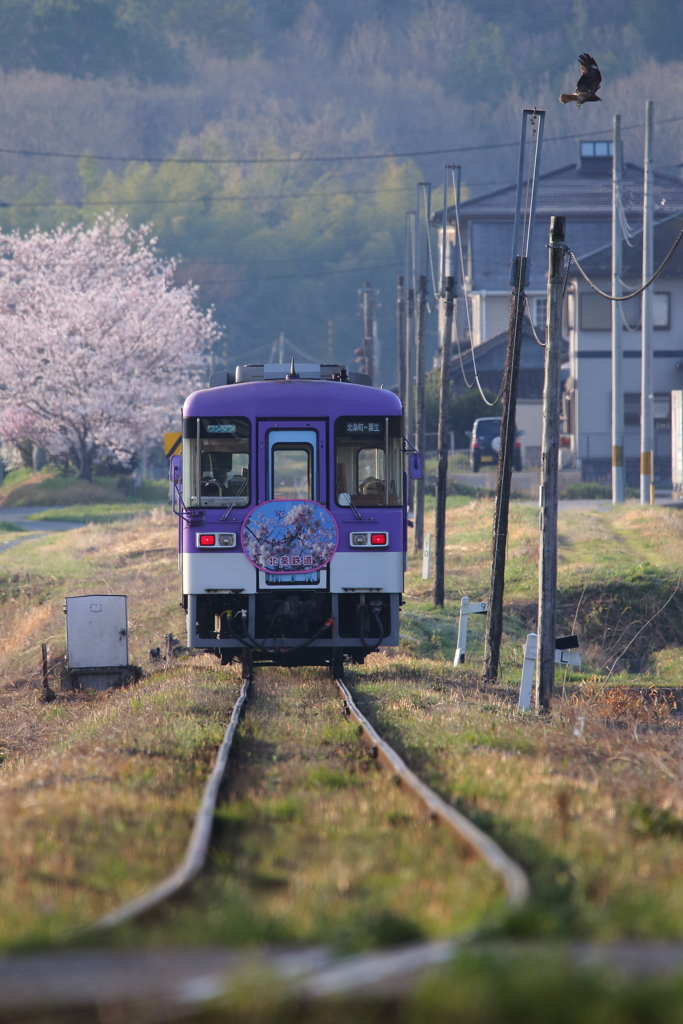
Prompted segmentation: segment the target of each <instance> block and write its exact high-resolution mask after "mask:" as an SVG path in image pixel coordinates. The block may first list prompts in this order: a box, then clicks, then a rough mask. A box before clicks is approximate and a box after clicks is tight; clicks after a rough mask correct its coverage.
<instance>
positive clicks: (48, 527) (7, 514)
mask: <svg viewBox="0 0 683 1024" xmlns="http://www.w3.org/2000/svg"><path fill="white" fill-rule="evenodd" d="M48 508H49V509H50V510H53V509H54V506H52V505H33V506H23V507H22V508H2V507H0V524H1V523H12V525H13V526H20V527H21V528H22V529H23V530H26V531H27V532H26V533H20V534H15V533H12V532H10V531H7V532H6V533H5V531H4V530H0V539H1V538H2V537H7V540H6V541H4V542H3V543H0V555H1V554H2V553H3V551H9V549H10V548H15V547H16V546H17V544H23V543H24V541H26V540H36V539H37V538H38V537H44V536H45V534H46V533H51V532H54V531H61V530H77V529H78V527H79V526H84V525H85V523H71V522H68V521H67V520H65V519H39V520H37V521H36V520H34V519H28V518H27V517H28V516H30V515H32V514H33V513H34V512H46V511H47V510H48Z"/></svg>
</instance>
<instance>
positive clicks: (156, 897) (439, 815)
mask: <svg viewBox="0 0 683 1024" xmlns="http://www.w3.org/2000/svg"><path fill="white" fill-rule="evenodd" d="M250 682H251V680H250V679H249V678H245V679H244V680H243V682H242V689H241V691H240V695H239V697H238V699H237V701H236V702H235V706H234V707H233V710H232V714H231V716H230V722H229V723H228V727H227V729H226V732H225V735H224V737H223V741H222V743H221V745H220V747H219V749H218V753H217V755H216V760H215V762H214V765H213V768H212V770H211V774H210V775H209V777H208V779H207V781H206V784H205V786H204V791H203V794H202V800H201V803H200V805H199V809H198V811H197V814H196V816H195V819H194V824H193V826H192V832H191V834H190V840H189V842H188V845H187V849H186V851H185V855H184V857H183V859H182V861H181V863H180V864H179V866H178V867H177V868H176V869H175V871H173V872H172V873H171V874H170V875H168V876H167V877H166V878H165V879H163V880H162V881H161V882H159V883H158V884H157V885H155V886H154V887H153V888H152V889H149V890H148V891H147V892H144V893H142V894H141V895H140V896H138V897H136V898H135V899H133V900H130V901H129V902H128V903H124V904H123V906H121V907H119V908H117V909H116V910H113V911H111V912H110V913H109V914H105V915H104V917H101V918H99V919H98V920H97V921H96V922H95V924H94V925H92V926H91V927H90V928H89V929H88V931H89V932H93V931H104V930H106V929H109V928H115V927H116V926H117V925H121V924H124V923H126V922H127V921H131V920H133V919H134V918H136V917H139V916H140V915H142V914H144V913H146V912H147V911H149V910H153V909H154V908H155V907H157V906H158V905H159V904H161V903H163V902H164V901H165V900H167V899H169V898H170V897H171V896H174V895H175V894H176V893H178V892H179V891H180V890H181V889H183V888H184V887H185V886H187V885H188V884H189V883H190V882H191V881H192V880H193V879H194V878H195V877H196V876H197V875H198V874H199V872H200V871H201V869H202V867H203V866H204V863H205V861H206V857H207V854H208V851H209V846H210V843H211V833H212V829H213V818H214V812H215V809H216V803H217V801H218V794H219V791H220V787H221V783H222V782H223V779H224V777H225V771H226V768H227V764H228V758H229V756H230V750H231V748H232V744H233V741H234V738H235V733H236V731H237V727H238V725H239V721H240V716H241V714H242V709H243V707H244V704H245V702H246V699H247V695H248V692H249V684H250ZM334 682H335V683H336V685H337V687H338V689H339V690H340V692H341V695H342V697H343V705H344V711H345V713H347V714H348V715H350V717H352V718H353V719H354V721H355V722H356V723H357V725H358V727H359V732H360V734H361V738H362V739H364V740H365V741H366V742H369V743H370V745H371V747H372V750H373V753H374V754H375V756H376V757H377V758H378V759H379V760H380V761H382V762H383V763H384V764H386V765H387V766H388V767H389V769H390V770H391V772H392V773H393V776H394V778H395V779H396V780H397V781H398V782H401V783H403V784H405V786H406V788H407V789H408V790H410V791H411V792H412V793H413V795H414V796H416V797H417V798H418V799H419V800H420V801H421V803H422V804H424V806H425V807H426V808H427V810H428V812H429V814H430V816H432V817H433V818H435V819H438V820H440V821H442V822H443V823H444V824H445V825H446V826H447V827H448V828H449V829H450V830H451V831H452V832H453V833H454V834H455V835H456V836H457V838H458V839H459V840H460V841H462V842H464V843H465V844H466V845H467V846H469V847H470V848H471V849H472V850H473V851H474V852H475V853H476V854H477V855H478V856H479V857H481V858H482V860H483V861H484V862H485V863H486V864H488V866H489V867H490V868H491V869H492V870H493V871H494V872H495V873H496V874H498V875H499V876H500V878H501V879H502V881H503V884H504V886H505V890H506V893H507V900H508V905H509V906H511V907H518V906H520V905H521V904H522V903H524V901H525V900H526V899H527V897H528V895H529V881H528V879H527V876H526V874H525V873H524V871H523V870H522V868H521V867H520V866H519V865H518V864H516V863H515V861H513V860H512V859H511V858H510V857H508V855H507V854H506V853H505V852H504V851H503V850H502V849H501V848H500V847H499V846H498V844H497V843H496V842H494V840H493V839H491V837H490V836H488V835H486V833H485V832H482V831H481V829H479V828H477V826H476V825H474V824H473V822H471V821H470V820H469V818H467V817H465V815H464V814H461V813H460V812H459V811H457V810H456V809H455V808H454V807H452V806H451V805H450V804H447V803H446V801H445V800H443V799H442V798H441V797H440V796H439V795H438V794H437V793H435V792H434V791H433V790H432V789H430V788H429V786H427V785H426V783H424V782H423V781H422V780H421V779H420V778H418V776H417V775H416V774H415V772H413V771H412V770H411V769H410V768H409V767H408V766H407V765H406V763H405V762H404V761H403V759H402V758H401V757H400V756H399V755H398V754H397V753H396V751H395V750H394V749H393V747H391V746H390V745H389V744H388V743H387V742H386V740H384V739H382V737H381V736H380V735H379V733H378V732H377V730H376V729H375V728H374V726H373V725H372V724H371V723H370V722H369V721H368V719H367V718H366V717H365V715H364V714H363V713H362V711H361V710H360V709H359V707H358V706H357V704H356V702H355V701H354V699H353V696H352V694H351V691H350V690H349V688H348V687H347V686H346V683H345V682H344V681H343V680H342V679H335V680H334ZM432 945H433V944H431V943H426V944H424V947H425V949H424V950H423V954H424V953H425V951H427V950H428V951H429V952H428V954H427V959H428V960H429V959H430V957H432V956H433V955H434V953H433V950H432ZM442 946H444V948H448V949H452V947H451V945H450V943H445V945H444V944H443V943H437V944H436V945H435V948H438V949H439V951H440V955H441V956H443V949H442ZM419 959H420V957H418V960H419ZM437 959H439V956H437ZM336 970H337V967H335V971H336Z"/></svg>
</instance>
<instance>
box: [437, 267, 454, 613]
mask: <svg viewBox="0 0 683 1024" xmlns="http://www.w3.org/2000/svg"><path fill="white" fill-rule="evenodd" d="M445 280H446V288H445V292H446V301H445V316H444V322H443V335H442V338H441V388H440V390H439V436H438V442H437V469H436V512H435V524H434V533H435V534H436V537H435V539H436V551H435V553H434V604H436V605H439V606H440V607H441V608H443V602H444V589H445V587H444V583H445V580H444V575H445V561H446V488H447V484H448V413H449V408H450V397H451V334H452V332H453V292H454V290H455V288H454V280H453V278H452V277H447V278H446V279H445Z"/></svg>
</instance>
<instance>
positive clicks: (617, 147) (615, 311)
mask: <svg viewBox="0 0 683 1024" xmlns="http://www.w3.org/2000/svg"><path fill="white" fill-rule="evenodd" d="M620 193H621V115H620V114H615V115H614V131H613V136H612V295H616V296H619V295H621V250H622V240H621V227H620V224H619V198H620ZM621 316H622V312H621V308H620V303H618V302H613V303H612V504H613V505H618V504H620V503H621V502H623V500H624V385H623V356H622V351H621V350H622V345H621V339H622V336H623V328H622V326H621Z"/></svg>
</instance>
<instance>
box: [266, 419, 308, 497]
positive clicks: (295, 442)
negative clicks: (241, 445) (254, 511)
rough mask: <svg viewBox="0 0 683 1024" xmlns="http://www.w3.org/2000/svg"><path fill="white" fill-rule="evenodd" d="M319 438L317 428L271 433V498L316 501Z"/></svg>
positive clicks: (269, 433) (269, 492)
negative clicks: (317, 443)
mask: <svg viewBox="0 0 683 1024" xmlns="http://www.w3.org/2000/svg"><path fill="white" fill-rule="evenodd" d="M316 441H317V433H316V431H315V430H270V431H269V432H268V451H269V455H270V459H269V474H268V497H269V498H278V499H285V500H286V499H307V498H308V499H311V500H315V498H316V486H315V485H316Z"/></svg>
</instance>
